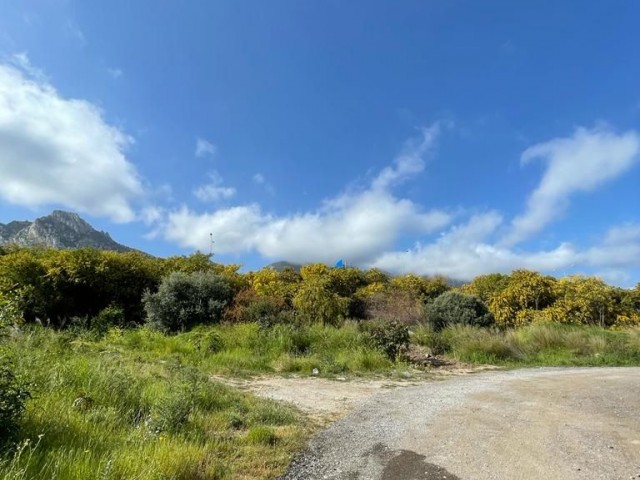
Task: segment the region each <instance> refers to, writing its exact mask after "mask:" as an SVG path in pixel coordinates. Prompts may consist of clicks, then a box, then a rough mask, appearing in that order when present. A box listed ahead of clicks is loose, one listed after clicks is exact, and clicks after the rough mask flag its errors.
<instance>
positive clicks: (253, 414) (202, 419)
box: [0, 328, 310, 480]
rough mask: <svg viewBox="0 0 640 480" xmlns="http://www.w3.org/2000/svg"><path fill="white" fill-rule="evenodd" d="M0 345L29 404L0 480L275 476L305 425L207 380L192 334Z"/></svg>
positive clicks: (36, 332) (35, 333) (42, 335)
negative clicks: (16, 443)
mask: <svg viewBox="0 0 640 480" xmlns="http://www.w3.org/2000/svg"><path fill="white" fill-rule="evenodd" d="M5 345H6V350H5V355H6V356H8V357H9V358H10V360H11V361H12V362H11V363H12V364H13V367H14V372H15V373H16V376H17V377H18V379H19V381H20V382H22V384H23V385H25V386H26V387H27V388H28V389H29V391H30V393H31V396H32V398H31V400H29V401H28V403H27V409H26V412H25V415H24V418H23V419H22V422H21V427H22V428H21V434H20V438H19V444H18V445H19V446H18V448H17V449H15V450H14V451H13V452H7V453H6V454H5V455H4V460H1V461H0V478H1V479H7V480H8V479H31V478H41V479H53V478H56V479H66V478H69V479H71V478H73V479H87V478H99V479H103V478H104V479H169V478H172V479H199V478H201V479H205V478H206V479H217V478H245V479H254V478H265V479H266V478H273V477H274V476H275V475H276V474H277V473H278V472H280V471H282V469H283V468H284V467H285V466H286V464H287V463H288V461H289V460H290V458H291V455H292V454H293V452H295V451H296V450H298V449H299V448H300V447H301V445H302V442H303V440H304V439H305V438H306V435H307V433H308V429H309V428H310V426H308V425H307V422H306V421H305V419H304V418H303V417H302V416H301V415H300V414H299V413H298V412H297V411H295V410H293V409H291V408H289V407H287V406H284V405H281V404H278V403H276V402H272V401H267V400H262V399H258V398H255V397H253V396H251V395H247V394H244V393H240V392H238V391H236V390H233V389H230V388H228V387H226V386H223V385H222V384H220V383H217V382H212V381H210V379H209V377H208V375H207V370H206V368H205V366H206V365H207V362H206V361H205V357H206V355H207V353H206V352H204V351H202V350H200V349H199V348H198V347H197V346H194V344H193V343H192V342H191V341H190V339H186V338H175V337H173V338H169V337H164V336H163V335H161V334H153V333H150V332H145V331H135V332H134V331H129V332H124V333H121V332H111V333H110V334H109V335H108V336H107V337H105V338H104V339H103V340H100V341H95V340H92V339H90V338H83V337H82V336H76V335H74V334H71V333H67V332H55V331H52V330H50V329H45V328H34V329H28V330H27V331H25V332H21V333H13V334H12V335H11V337H10V338H9V339H7V340H6V343H5ZM151 345H153V347H152V349H150V350H147V347H149V346H151ZM187 360H188V361H187Z"/></svg>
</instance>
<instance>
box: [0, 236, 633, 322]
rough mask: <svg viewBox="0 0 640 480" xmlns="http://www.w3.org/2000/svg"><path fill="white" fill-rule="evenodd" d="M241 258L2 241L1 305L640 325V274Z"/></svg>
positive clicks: (71, 317)
mask: <svg viewBox="0 0 640 480" xmlns="http://www.w3.org/2000/svg"><path fill="white" fill-rule="evenodd" d="M239 269H240V266H239V265H223V264H219V263H215V262H212V261H211V259H210V256H208V255H205V254H202V253H195V254H193V255H189V256H174V257H169V258H155V257H151V256H148V255H145V254H143V253H140V252H126V253H119V252H111V251H99V250H94V249H89V248H86V249H77V250H56V249H43V248H19V247H4V248H1V249H0V307H1V306H2V305H5V307H1V308H0V310H3V311H5V310H6V308H8V307H7V305H11V308H14V309H17V310H18V311H19V312H20V315H21V316H22V317H23V318H24V320H25V321H26V322H41V323H43V324H46V325H50V326H52V327H55V328H66V327H69V326H75V327H83V328H94V329H95V328H98V329H101V328H102V329H106V328H109V327H112V326H117V327H123V328H124V327H130V326H138V325H142V324H145V323H149V324H150V325H151V326H154V327H156V328H159V329H161V330H164V331H183V330H187V329H189V328H191V327H193V326H194V325H196V324H206V323H219V322H259V323H260V324H261V325H264V326H266V327H268V326H270V325H273V324H276V323H290V324H294V325H295V324H311V323H314V322H322V323H323V324H327V325H339V324H340V323H341V322H342V321H343V320H344V319H347V318H351V319H363V320H364V319H375V320H380V321H387V322H397V323H400V324H403V325H411V324H418V323H422V324H424V323H426V324H429V325H431V326H433V327H434V328H441V327H443V326H446V325H448V324H451V323H466V324H471V325H478V326H490V325H497V326H498V327H519V326H524V325H528V324H531V323H568V324H579V325H600V326H603V327H612V326H616V327H624V326H634V325H640V284H638V285H637V286H636V287H635V288H634V289H623V288H618V287H614V286H611V285H608V284H606V283H605V282H604V281H602V280H601V279H599V278H596V277H589V276H569V277H564V278H560V279H556V278H554V277H552V276H548V275H543V274H541V273H538V272H535V271H529V270H515V271H513V272H512V273H511V274H508V275H506V274H499V273H494V274H489V275H481V276H478V277H476V278H475V279H473V280H472V281H471V282H469V283H467V284H465V285H462V286H461V287H453V286H451V285H450V283H449V282H448V281H447V279H446V278H444V277H440V276H435V277H422V276H418V275H401V276H391V275H389V274H387V273H385V272H383V271H381V270H378V269H370V270H360V269H357V268H351V267H349V268H331V267H328V266H326V265H323V264H310V265H305V266H303V267H302V268H301V270H300V272H299V273H298V272H295V271H293V270H291V269H285V270H284V271H276V270H273V269H269V268H266V269H263V270H260V271H257V272H248V273H240V272H239ZM1 315H5V316H6V313H2V312H0V316H1Z"/></svg>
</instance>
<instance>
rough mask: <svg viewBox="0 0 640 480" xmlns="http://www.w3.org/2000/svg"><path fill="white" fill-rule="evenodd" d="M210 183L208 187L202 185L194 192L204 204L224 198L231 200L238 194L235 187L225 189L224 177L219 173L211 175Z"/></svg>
mask: <svg viewBox="0 0 640 480" xmlns="http://www.w3.org/2000/svg"><path fill="white" fill-rule="evenodd" d="M209 178H210V180H211V181H210V182H209V183H208V184H206V185H202V186H200V187H198V188H196V189H195V190H194V191H193V194H194V195H195V196H196V197H197V198H198V200H201V201H203V202H208V201H211V200H220V199H223V198H231V197H233V196H234V195H235V194H236V189H235V188H233V187H225V186H224V185H223V180H222V177H221V176H220V175H219V174H218V172H212V173H210V174H209Z"/></svg>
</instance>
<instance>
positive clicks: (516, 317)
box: [489, 270, 556, 327]
mask: <svg viewBox="0 0 640 480" xmlns="http://www.w3.org/2000/svg"><path fill="white" fill-rule="evenodd" d="M555 282H556V280H555V279H554V278H553V277H549V276H544V275H541V274H540V273H538V272H532V271H530V270H515V271H514V272H513V273H512V274H511V275H510V277H509V284H508V286H507V287H506V288H505V289H504V290H502V291H501V292H500V293H499V294H497V295H495V296H493V298H492V299H491V302H490V303H489V310H490V311H491V313H493V316H494V317H495V319H496V323H498V324H499V325H501V326H506V327H508V326H518V325H525V324H527V323H531V322H532V321H533V320H534V318H535V316H536V315H537V314H538V313H537V312H539V311H540V310H543V309H545V308H547V307H549V306H550V305H552V304H553V302H554V300H555V291H554V286H555Z"/></svg>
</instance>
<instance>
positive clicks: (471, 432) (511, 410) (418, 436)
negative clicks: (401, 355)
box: [281, 367, 640, 480]
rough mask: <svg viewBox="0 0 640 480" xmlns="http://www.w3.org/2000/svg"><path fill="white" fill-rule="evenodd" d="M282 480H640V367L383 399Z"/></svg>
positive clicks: (545, 373) (449, 384) (488, 377)
mask: <svg viewBox="0 0 640 480" xmlns="http://www.w3.org/2000/svg"><path fill="white" fill-rule="evenodd" d="M281 478H282V480H293V479H300V480H303V479H304V480H313V479H327V480H334V479H344V480H369V479H371V480H378V479H381V480H423V479H425V480H426V479H429V480H431V479H433V480H436V479H437V480H440V479H448V480H455V479H461V480H485V479H496V480H519V479H544V480H571V479H576V480H577V479H580V480H585V479H606V480H617V479H621V480H622V479H632V478H637V479H640V368H635V367H633V368H631V367H630V368H541V369H526V370H513V371H503V372H491V373H481V374H476V375H471V376H465V377H455V378H451V379H448V380H444V381H436V382H429V383H425V384H422V385H419V386H415V387H407V388H401V389H392V390H389V391H384V392H381V393H379V394H376V395H375V396H374V397H372V398H371V399H370V400H369V401H367V402H366V403H365V404H364V405H362V406H360V407H359V408H357V409H356V410H354V411H353V412H351V413H350V414H349V415H347V416H345V417H344V418H342V419H341V420H339V421H338V422H336V423H334V424H332V425H331V426H330V427H329V428H328V429H327V430H324V431H323V432H321V433H320V434H318V435H316V436H315V437H314V438H313V439H312V441H311V443H310V445H309V447H308V449H307V451H306V452H304V453H303V454H301V455H300V456H299V457H298V458H297V459H296V460H295V461H294V462H293V463H292V465H291V467H290V469H289V471H288V472H287V473H286V474H285V475H284V476H283V477H281Z"/></svg>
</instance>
